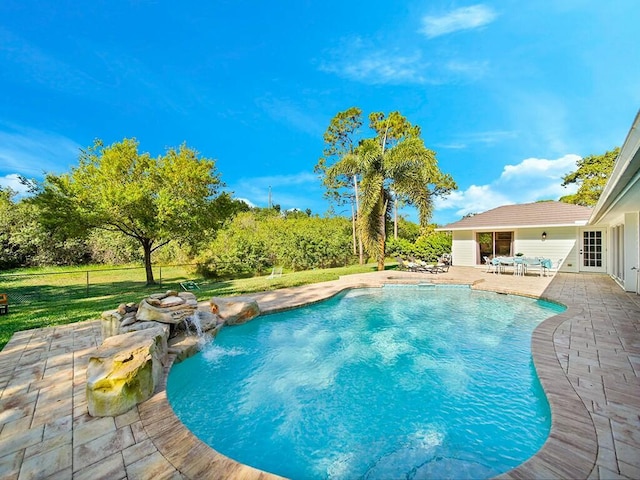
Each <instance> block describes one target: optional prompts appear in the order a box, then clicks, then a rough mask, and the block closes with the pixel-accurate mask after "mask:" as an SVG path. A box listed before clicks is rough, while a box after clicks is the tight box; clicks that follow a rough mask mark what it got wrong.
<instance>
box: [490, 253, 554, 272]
mask: <svg viewBox="0 0 640 480" xmlns="http://www.w3.org/2000/svg"><path fill="white" fill-rule="evenodd" d="M484 261H485V264H486V265H487V273H495V274H497V275H500V274H501V273H505V272H506V269H507V268H512V269H513V275H516V276H522V275H526V274H527V273H529V272H537V273H538V275H539V276H541V277H542V276H545V277H546V276H547V274H548V273H551V274H553V273H555V272H556V271H557V270H558V268H559V267H560V264H561V263H562V260H558V261H557V262H556V264H555V265H554V263H553V261H552V260H551V259H549V258H543V257H524V256H515V257H494V258H489V257H484Z"/></svg>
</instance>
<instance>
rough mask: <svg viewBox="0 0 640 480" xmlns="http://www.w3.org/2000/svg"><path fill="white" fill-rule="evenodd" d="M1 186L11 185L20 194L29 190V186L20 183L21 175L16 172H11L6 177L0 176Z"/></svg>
mask: <svg viewBox="0 0 640 480" xmlns="http://www.w3.org/2000/svg"><path fill="white" fill-rule="evenodd" d="M0 186H1V187H9V188H10V189H11V190H13V191H14V192H16V193H18V194H19V195H21V194H24V193H26V192H27V186H26V185H23V184H22V183H20V177H19V175H18V174H16V173H10V174H9V175H5V176H4V177H0Z"/></svg>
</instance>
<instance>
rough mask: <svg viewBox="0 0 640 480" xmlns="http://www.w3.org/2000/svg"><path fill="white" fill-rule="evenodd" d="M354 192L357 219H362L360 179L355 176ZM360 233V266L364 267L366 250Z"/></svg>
mask: <svg viewBox="0 0 640 480" xmlns="http://www.w3.org/2000/svg"><path fill="white" fill-rule="evenodd" d="M353 190H354V192H355V198H356V219H357V220H359V219H360V201H359V200H358V177H357V176H356V175H354V176H353ZM357 233H358V254H359V256H360V265H364V249H363V248H362V235H360V232H357Z"/></svg>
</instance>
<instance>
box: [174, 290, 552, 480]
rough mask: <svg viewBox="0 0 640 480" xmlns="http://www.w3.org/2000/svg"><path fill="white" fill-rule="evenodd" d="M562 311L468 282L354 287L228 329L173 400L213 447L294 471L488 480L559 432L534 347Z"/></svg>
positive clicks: (181, 374) (190, 363)
mask: <svg viewBox="0 0 640 480" xmlns="http://www.w3.org/2000/svg"><path fill="white" fill-rule="evenodd" d="M562 310H564V307H562V306H559V305H557V304H553V303H549V302H544V301H540V300H535V299H530V298H525V297H517V296H511V295H498V294H495V293H490V292H479V291H474V290H471V289H470V288H468V287H462V288H461V287H447V286H436V287H433V286H430V287H428V288H424V287H401V288H377V289H357V290H350V291H348V292H346V293H343V294H340V295H338V296H336V297H333V298H331V299H329V300H326V301H324V302H321V303H318V304H314V305H309V306H306V307H302V308H298V309H294V310H289V311H286V312H282V313H277V314H272V315H267V316H263V317H259V318H258V319H256V320H254V321H252V322H249V323H247V324H244V325H240V326H235V327H227V328H225V329H223V330H222V331H221V332H220V334H219V335H218V337H217V338H216V340H215V342H213V343H210V344H208V345H207V347H206V348H205V349H204V350H203V351H202V352H201V353H199V354H197V355H196V356H194V357H191V358H189V359H187V360H185V361H183V362H182V363H179V364H177V365H175V366H174V367H173V368H172V370H171V372H170V375H169V379H168V385H167V394H168V398H169V401H170V403H171V405H172V407H173V409H174V411H175V412H176V414H177V415H178V417H179V418H180V419H181V420H182V421H183V422H184V424H185V425H186V426H187V427H188V428H189V429H190V430H191V431H192V432H193V433H194V434H195V435H197V436H198V437H199V438H200V439H201V440H202V441H204V442H205V443H207V444H208V445H210V446H211V447H212V448H214V449H215V450H217V451H219V452H221V453H223V454H225V455H227V456H229V457H231V458H233V459H235V460H237V461H239V462H242V463H246V464H248V465H251V466H254V467H256V468H259V469H261V470H265V471H269V472H272V473H276V474H279V475H282V476H286V477H289V478H293V479H311V478H332V479H334V478H335V479H351V478H366V479H388V478H412V479H413V478H415V479H418V478H456V479H458V478H488V477H491V476H494V475H497V474H499V473H502V472H505V471H507V470H509V469H511V468H513V467H515V466H517V465H519V464H520V463H522V462H524V461H525V460H527V459H528V458H529V457H531V456H532V455H534V454H535V453H536V451H537V450H538V449H539V448H540V447H541V446H542V444H543V443H544V441H545V440H546V438H547V436H548V433H549V429H550V411H549V405H548V403H547V400H546V398H545V396H544V393H543V392H542V389H541V386H540V384H539V382H538V379H537V376H536V374H535V370H534V367H533V364H532V361H531V351H530V341H531V333H532V331H533V329H534V328H535V327H536V326H537V325H538V324H539V323H540V322H541V321H542V320H544V319H545V318H548V317H549V316H552V315H555V314H557V313H559V312H561V311H562Z"/></svg>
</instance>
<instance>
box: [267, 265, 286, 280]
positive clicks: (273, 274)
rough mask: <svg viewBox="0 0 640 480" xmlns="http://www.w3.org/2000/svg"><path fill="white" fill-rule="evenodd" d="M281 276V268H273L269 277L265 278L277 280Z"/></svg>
mask: <svg viewBox="0 0 640 480" xmlns="http://www.w3.org/2000/svg"><path fill="white" fill-rule="evenodd" d="M281 276H282V267H273V269H272V270H271V275H269V276H268V277H267V278H277V277H281Z"/></svg>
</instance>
